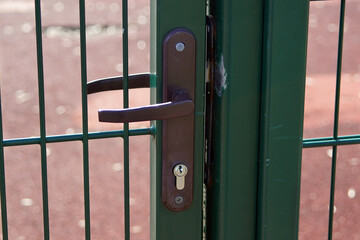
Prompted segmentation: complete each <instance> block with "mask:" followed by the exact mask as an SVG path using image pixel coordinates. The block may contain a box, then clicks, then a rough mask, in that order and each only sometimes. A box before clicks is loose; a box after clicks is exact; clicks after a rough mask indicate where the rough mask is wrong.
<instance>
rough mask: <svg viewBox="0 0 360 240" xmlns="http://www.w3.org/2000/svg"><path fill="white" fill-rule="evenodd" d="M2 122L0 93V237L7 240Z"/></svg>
mask: <svg viewBox="0 0 360 240" xmlns="http://www.w3.org/2000/svg"><path fill="white" fill-rule="evenodd" d="M3 136H4V135H3V124H2V107H1V95H0V197H1V227H2V239H3V240H8V239H9V235H8V221H7V207H6V183H5V182H6V180H5V179H6V178H5V160H4V143H3V139H4V137H3Z"/></svg>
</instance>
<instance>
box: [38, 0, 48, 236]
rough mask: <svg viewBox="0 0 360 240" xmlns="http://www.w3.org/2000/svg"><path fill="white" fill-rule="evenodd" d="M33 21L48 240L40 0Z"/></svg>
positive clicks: (45, 227)
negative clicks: (34, 23) (34, 25)
mask: <svg viewBox="0 0 360 240" xmlns="http://www.w3.org/2000/svg"><path fill="white" fill-rule="evenodd" d="M35 22H36V48H37V70H38V90H39V115H40V151H41V183H42V203H43V221H44V239H45V240H48V239H50V228H49V206H48V202H49V201H48V184H47V160H46V139H45V138H46V126H45V90H44V66H43V51H42V31H41V4H40V0H35Z"/></svg>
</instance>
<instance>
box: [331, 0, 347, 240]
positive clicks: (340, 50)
mask: <svg viewBox="0 0 360 240" xmlns="http://www.w3.org/2000/svg"><path fill="white" fill-rule="evenodd" d="M344 23H345V0H341V7H340V24H339V42H338V56H337V69H336V89H335V111H334V131H333V137H334V139H337V138H338V135H339V134H338V133H339V111H340V85H341V66H342V53H343V42H344ZM336 158H337V145H334V146H333V147H332V157H331V159H332V161H331V185H330V203H329V226H328V239H329V240H331V239H332V232H333V220H334V201H335V177H336Z"/></svg>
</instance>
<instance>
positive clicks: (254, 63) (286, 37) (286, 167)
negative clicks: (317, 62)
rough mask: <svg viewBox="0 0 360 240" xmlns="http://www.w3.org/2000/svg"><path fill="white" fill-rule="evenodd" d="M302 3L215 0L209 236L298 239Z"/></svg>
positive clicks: (304, 25) (304, 36) (303, 68)
mask: <svg viewBox="0 0 360 240" xmlns="http://www.w3.org/2000/svg"><path fill="white" fill-rule="evenodd" d="M308 11H309V2H308V1H306V0H305V1H299V0H252V1H247V0H216V1H212V2H211V10H210V12H211V14H212V15H213V16H214V18H215V25H216V37H215V49H216V50H215V55H216V64H217V66H218V67H217V69H218V73H220V74H217V75H216V76H217V78H218V79H216V80H215V85H217V86H218V92H217V94H216V95H215V96H216V97H215V101H214V119H213V131H214V133H213V135H214V138H213V139H214V140H213V146H214V147H213V149H214V153H213V156H214V159H213V162H214V163H213V170H212V175H213V176H212V185H211V186H210V187H209V196H208V212H207V216H208V219H207V221H208V226H207V236H208V239H219V240H220V239H221V240H227V239H229V240H230V239H231V240H233V239H242V240H243V239H249V240H250V239H251V240H253V239H259V240H260V239H261V240H282V239H283V240H290V239H297V234H298V214H299V196H300V170H301V149H302V126H303V109H304V91H305V71H306V47H307V27H308Z"/></svg>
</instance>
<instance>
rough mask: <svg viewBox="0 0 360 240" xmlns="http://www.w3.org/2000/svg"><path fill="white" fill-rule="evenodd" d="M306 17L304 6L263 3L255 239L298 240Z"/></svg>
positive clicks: (278, 0) (282, 0)
mask: <svg viewBox="0 0 360 240" xmlns="http://www.w3.org/2000/svg"><path fill="white" fill-rule="evenodd" d="M294 16H296V17H294ZM308 18H309V2H308V1H288V0H267V1H264V38H263V75H262V93H261V95H262V96H261V98H262V99H261V113H260V119H261V125H260V151H259V183H258V211H257V237H256V239H258V240H270V239H287V240H295V239H298V221H299V202H300V176H301V151H302V134H303V116H304V115H303V113H304V112H303V111H304V95H305V75H306V74H305V70H306V49H307V40H308V39H307V30H308ZM284 226H286V227H285V228H284Z"/></svg>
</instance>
